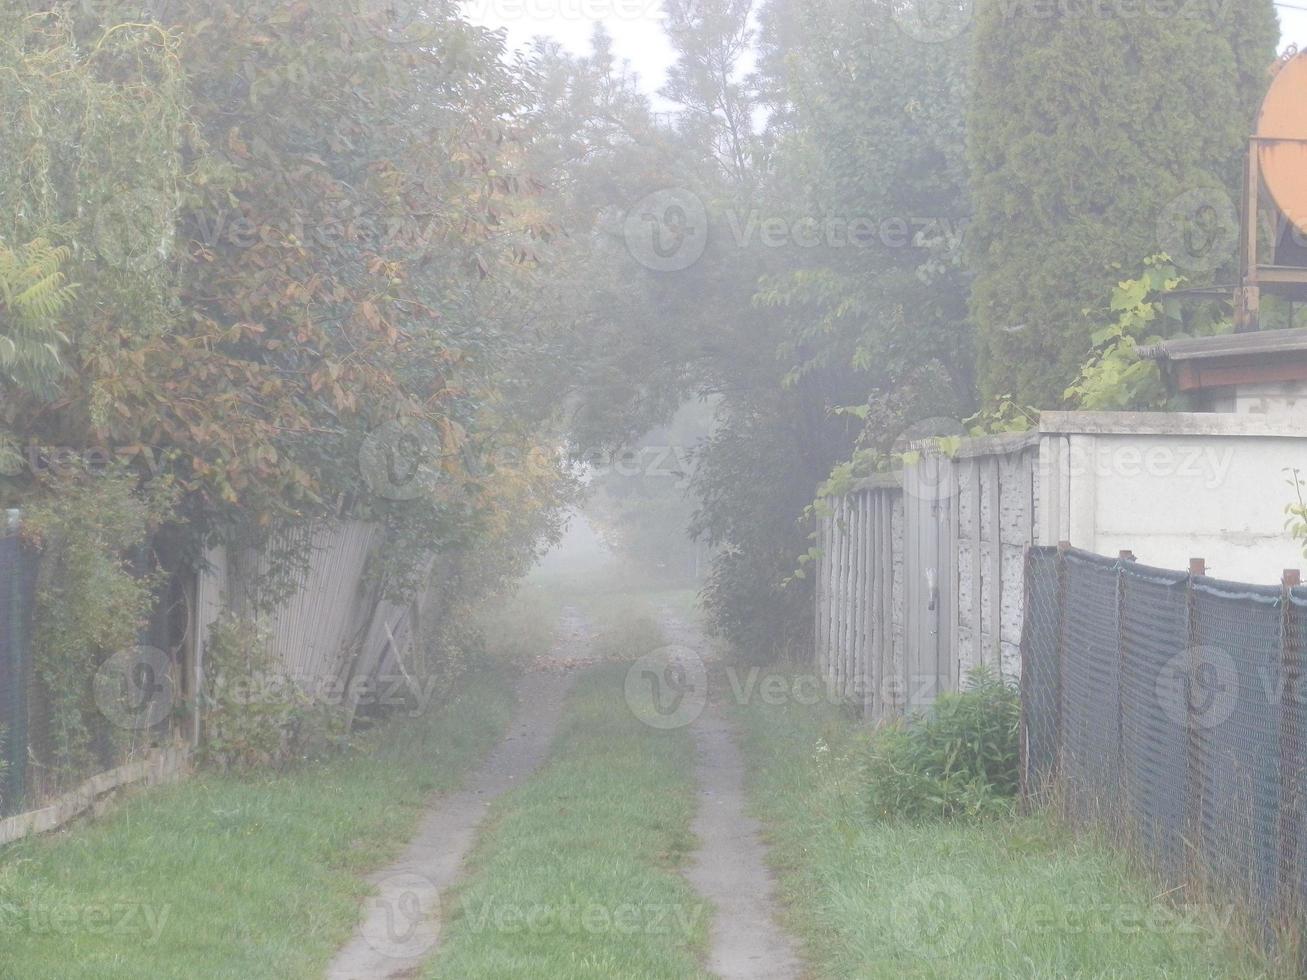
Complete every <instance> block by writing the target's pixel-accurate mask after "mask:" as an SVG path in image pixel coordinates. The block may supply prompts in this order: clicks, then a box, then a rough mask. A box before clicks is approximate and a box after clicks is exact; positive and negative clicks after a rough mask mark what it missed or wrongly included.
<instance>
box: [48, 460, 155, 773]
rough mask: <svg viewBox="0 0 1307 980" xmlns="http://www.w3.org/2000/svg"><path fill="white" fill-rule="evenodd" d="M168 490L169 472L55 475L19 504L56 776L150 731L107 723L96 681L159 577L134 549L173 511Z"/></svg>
mask: <svg viewBox="0 0 1307 980" xmlns="http://www.w3.org/2000/svg"><path fill="white" fill-rule="evenodd" d="M174 499H175V496H174V493H173V488H172V486H171V485H170V484H169V482H168V481H167V480H166V479H161V480H160V481H158V482H157V483H155V484H153V485H150V486H148V487H146V488H145V491H144V492H143V493H142V492H138V488H137V482H136V480H135V479H134V478H133V477H132V476H131V475H128V474H124V473H122V472H110V473H105V474H102V475H98V476H87V475H72V476H69V477H66V478H58V479H56V480H54V482H52V484H51V485H50V487H49V492H48V493H47V494H46V495H45V496H44V497H42V498H41V499H40V500H39V501H37V502H35V503H34V504H32V505H31V506H30V507H29V508H27V509H25V510H24V513H23V535H24V537H25V538H27V539H28V540H29V541H31V542H32V543H33V544H34V545H36V546H37V547H38V548H39V549H40V552H41V557H40V564H39V573H38V574H39V577H38V583H37V594H36V613H35V621H34V629H33V640H32V660H33V663H34V664H35V672H36V677H37V680H38V682H39V683H40V685H41V689H42V693H43V695H44V697H45V699H46V701H47V703H48V705H49V718H50V720H49V732H48V735H49V741H50V752H51V758H50V760H49V761H50V764H51V765H52V767H53V769H54V770H55V774H56V776H58V777H62V776H68V775H75V774H78V773H79V772H80V770H81V769H83V768H84V767H86V766H88V765H91V764H93V763H95V762H97V761H103V757H104V756H105V755H106V754H108V755H112V754H113V753H115V752H119V753H120V752H122V751H124V750H126V749H129V748H131V747H132V744H133V741H134V739H137V738H141V737H146V738H148V733H141V732H134V731H131V730H127V729H123V728H119V727H115V726H113V725H112V724H109V723H108V721H107V720H106V719H105V718H104V717H103V716H102V715H101V714H100V712H99V711H98V709H97V707H96V705H95V701H94V694H93V689H92V681H93V678H94V676H95V673H96V670H97V668H98V667H99V666H100V665H101V664H102V663H103V662H104V661H105V660H106V659H107V658H108V657H110V656H112V655H113V654H115V653H117V652H119V651H122V650H128V649H131V648H132V647H134V646H135V645H136V642H137V636H138V634H139V631H140V629H141V627H142V626H143V625H144V622H145V619H146V617H147V615H148V612H149V610H150V607H151V605H152V604H153V589H154V586H155V585H156V584H157V583H156V579H155V577H154V576H152V575H148V574H142V573H140V572H139V571H137V570H135V569H134V568H133V567H132V564H131V561H130V556H131V554H132V552H134V551H136V550H137V549H139V548H141V547H142V546H143V545H144V544H145V543H146V542H147V541H148V539H149V536H150V534H151V533H152V532H153V531H154V529H155V528H157V527H158V525H159V524H160V523H161V522H162V521H163V520H165V519H167V517H168V516H169V515H170V514H171V513H172V506H173V503H174ZM106 749H108V750H109V751H108V752H106ZM97 754H98V755H99V756H101V759H97V758H96V755H97Z"/></svg>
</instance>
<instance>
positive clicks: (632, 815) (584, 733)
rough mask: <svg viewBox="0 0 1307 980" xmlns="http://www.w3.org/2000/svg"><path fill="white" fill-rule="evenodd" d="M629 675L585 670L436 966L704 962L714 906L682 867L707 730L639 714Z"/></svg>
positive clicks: (484, 855) (509, 800) (504, 812)
mask: <svg viewBox="0 0 1307 980" xmlns="http://www.w3.org/2000/svg"><path fill="white" fill-rule="evenodd" d="M623 676H624V670H623V669H622V668H620V667H618V666H604V667H600V668H596V669H594V670H592V671H590V672H588V673H586V674H584V675H582V676H581V678H580V679H579V680H578V681H577V686H576V688H575V689H574V690H573V692H572V694H571V696H570V697H569V701H568V706H567V710H566V714H565V716H564V719H563V722H562V725H561V728H560V730H559V735H558V741H557V743H556V744H555V746H554V750H553V754H552V756H551V760H550V762H549V763H547V765H546V766H545V768H543V769H542V770H541V771H540V772H539V773H537V774H536V776H535V777H534V778H532V779H531V780H530V781H529V782H528V783H526V784H525V785H524V786H522V787H521V788H519V789H517V790H515V791H514V792H512V793H510V794H508V795H506V796H504V797H503V798H501V799H500V800H499V801H498V802H497V803H496V804H495V807H494V811H493V813H492V817H491V821H490V822H489V824H488V826H487V828H486V830H485V831H484V832H483V834H482V837H481V842H480V843H479V845H478V847H477V850H476V851H475V853H474V855H473V858H472V868H473V871H472V874H471V875H470V876H469V879H468V880H467V882H466V883H465V884H464V885H463V886H461V887H460V888H459V889H457V890H456V892H455V893H454V894H453V895H451V896H449V897H448V898H446V900H445V901H444V914H445V926H444V940H443V941H444V945H443V947H442V949H441V952H440V954H439V955H438V957H437V958H436V959H435V960H434V961H433V962H432V963H431V964H430V966H429V969H428V970H427V972H426V973H425V974H424V975H425V976H426V977H428V978H457V980H477V978H485V980H491V978H493V980H510V978H521V980H585V978H593V980H609V978H612V977H632V978H634V977H639V978H642V980H658V978H664V977H665V978H668V980H685V978H692V977H701V976H703V975H704V974H702V973H701V972H700V970H699V967H698V965H697V963H698V958H699V955H700V954H701V953H702V951H703V949H704V947H705V945H706V942H707V927H708V922H709V910H708V909H707V908H706V907H705V906H704V905H703V904H702V903H701V902H700V901H699V900H698V898H697V897H696V896H695V895H694V893H693V892H692V891H691V889H690V888H689V886H688V885H687V884H686V883H685V881H684V880H683V879H682V878H681V877H680V875H679V873H678V869H679V868H680V866H681V865H682V864H683V862H684V859H685V856H686V854H687V853H688V852H689V851H690V849H691V848H692V847H693V846H694V839H693V836H692V834H691V833H690V822H691V820H692V819H693V816H694V812H695V787H694V743H693V741H692V738H691V736H690V735H689V734H688V733H687V732H685V731H675V732H658V731H654V730H653V729H650V728H647V727H645V726H643V725H641V724H640V723H639V722H637V721H636V720H635V718H634V717H633V716H632V715H631V713H630V712H629V711H628V710H627V707H626V703H625V700H624V699H623V695H622V679H623Z"/></svg>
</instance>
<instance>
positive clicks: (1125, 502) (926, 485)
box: [816, 412, 1307, 718]
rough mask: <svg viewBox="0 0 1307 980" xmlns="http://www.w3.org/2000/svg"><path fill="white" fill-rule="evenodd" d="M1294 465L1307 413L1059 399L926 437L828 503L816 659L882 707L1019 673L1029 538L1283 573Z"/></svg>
mask: <svg viewBox="0 0 1307 980" xmlns="http://www.w3.org/2000/svg"><path fill="white" fill-rule="evenodd" d="M1294 467H1297V468H1298V469H1299V470H1300V471H1301V473H1302V475H1303V478H1304V479H1305V480H1307V426H1299V425H1296V424H1295V423H1294V421H1293V419H1291V418H1287V417H1270V416H1260V415H1256V414H1213V413H1202V414H1183V413H1167V414H1162V413H1156V414H1153V413H1147V414H1145V413H1105V412H1045V413H1043V416H1042V419H1041V423H1040V429H1039V431H1038V432H1032V433H1022V434H1016V435H1008V436H997V437H986V438H982V439H969V440H964V442H963V444H962V448H961V449H960V450H959V451H958V452H957V453H956V454H954V455H953V456H952V457H951V458H945V457H943V456H941V455H940V454H939V453H937V452H933V451H931V450H930V449H929V448H926V449H925V452H924V453H923V456H922V458H921V459H920V460H917V461H915V462H914V463H913V464H912V465H911V466H908V467H905V469H904V470H903V471H902V472H899V473H893V474H884V475H881V476H877V477H875V478H873V479H870V480H866V481H863V482H862V483H860V484H858V485H857V486H855V487H854V488H853V490H852V491H851V492H850V493H849V494H847V495H845V496H844V497H841V498H839V499H836V500H831V501H828V502H827V504H828V507H827V516H825V517H823V518H822V520H821V527H820V528H819V541H820V542H821V548H822V552H823V554H822V560H821V561H820V562H818V567H817V572H818V587H817V606H818V609H817V618H818V629H817V631H816V642H817V656H818V662H819V663H820V664H821V665H822V667H823V669H825V671H826V673H827V676H828V679H829V680H830V682H831V683H832V685H835V686H838V688H839V689H840V690H843V691H845V692H846V693H847V694H849V696H850V697H852V698H854V699H859V700H861V702H862V703H863V705H864V707H865V709H866V710H867V712H868V714H869V715H871V716H872V717H877V718H878V717H885V716H892V715H895V714H898V713H901V712H904V711H910V710H913V709H915V708H918V707H923V706H925V705H927V704H929V703H930V702H931V701H932V700H933V699H934V697H935V696H936V695H937V694H938V693H940V692H942V691H948V690H955V689H957V687H958V686H959V684H960V683H961V682H962V680H963V678H964V677H965V675H966V673H967V672H968V671H969V670H971V669H972V668H974V667H977V666H980V665H987V666H989V667H992V668H994V669H996V670H1000V671H1001V672H1002V673H1003V675H1004V676H1005V677H1008V678H1015V677H1016V676H1017V675H1018V674H1019V672H1020V643H1021V631H1022V627H1023V624H1024V616H1025V609H1024V601H1025V589H1024V555H1025V549H1026V547H1027V545H1030V544H1036V543H1038V544H1047V545H1053V544H1057V543H1058V542H1061V541H1069V542H1070V543H1071V544H1072V545H1074V546H1075V547H1078V548H1083V549H1085V550H1086V551H1094V552H1097V553H1099V554H1105V555H1115V554H1117V553H1118V552H1119V551H1121V550H1123V549H1128V550H1130V551H1132V552H1134V554H1135V557H1136V558H1137V559H1138V560H1139V561H1141V562H1143V563H1145V564H1149V565H1157V566H1161V567H1164V568H1185V567H1187V566H1188V564H1189V559H1190V558H1203V559H1205V560H1206V562H1207V568H1208V573H1209V574H1211V575H1214V576H1217V577H1220V578H1226V579H1231V580H1236V581H1245V582H1252V583H1259V582H1260V583H1266V584H1273V583H1276V582H1278V581H1279V580H1280V577H1281V574H1282V571H1283V570H1284V569H1285V568H1297V567H1300V566H1303V565H1305V564H1307V561H1304V559H1303V556H1302V551H1301V546H1300V545H1299V544H1296V543H1295V542H1294V541H1293V540H1292V538H1291V537H1290V536H1289V534H1288V532H1287V531H1286V530H1285V506H1286V505H1287V504H1288V503H1290V502H1291V501H1296V499H1297V498H1296V495H1295V493H1294V490H1293V487H1292V486H1291V485H1290V482H1289V474H1288V473H1286V470H1289V469H1292V468H1294Z"/></svg>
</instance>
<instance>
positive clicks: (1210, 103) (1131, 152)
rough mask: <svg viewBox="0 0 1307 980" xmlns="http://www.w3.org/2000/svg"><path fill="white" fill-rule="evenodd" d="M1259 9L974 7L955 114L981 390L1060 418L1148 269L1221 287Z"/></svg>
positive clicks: (1040, 2) (1258, 46) (1256, 86)
mask: <svg viewBox="0 0 1307 980" xmlns="http://www.w3.org/2000/svg"><path fill="white" fill-rule="evenodd" d="M1278 34H1279V31H1278V27H1277V21H1276V16H1275V11H1274V7H1273V5H1272V3H1271V0H1232V2H1229V3H1216V2H1205V0H1177V2H1175V3H1165V4H1162V3H1155V2H1148V0H1146V2H1144V3H1142V4H1135V3H1130V4H1126V3H1095V4H1085V5H1081V4H1065V3H1057V4H1054V3H1048V2H1046V0H982V2H981V3H980V4H979V5H978V10H977V20H976V25H975V45H976V49H975V64H974V76H973V79H974V84H973V85H972V88H971V92H972V97H971V104H970V111H969V116H968V126H967V131H968V152H969V158H970V165H971V186H972V194H973V207H974V221H973V224H972V226H971V229H970V232H971V233H970V236H969V240H970V249H969V252H970V256H971V260H972V263H973V266H974V272H975V276H976V279H975V286H974V290H973V293H972V312H973V316H974V319H975V321H976V324H977V330H978V346H979V354H980V373H981V378H980V380H981V387H982V389H983V391H984V393H985V394H987V395H997V394H1003V393H1012V394H1014V395H1015V396H1016V397H1017V398H1019V399H1021V400H1023V401H1025V402H1028V403H1033V404H1036V405H1038V406H1040V407H1051V406H1054V405H1056V404H1057V403H1058V401H1059V399H1060V397H1061V394H1062V391H1063V390H1064V388H1065V387H1066V386H1067V384H1068V383H1069V382H1070V381H1071V380H1072V379H1073V378H1074V377H1075V373H1076V368H1077V366H1078V365H1079V364H1080V363H1081V362H1082V361H1083V360H1084V359H1085V357H1086V355H1087V353H1088V350H1089V346H1090V339H1089V334H1090V332H1091V330H1092V327H1091V326H1090V324H1089V322H1088V320H1087V319H1086V317H1085V316H1084V314H1083V310H1084V309H1085V308H1087V307H1092V306H1097V305H1099V304H1100V302H1101V299H1102V297H1103V296H1104V295H1105V294H1106V292H1107V291H1108V288H1109V287H1110V286H1111V284H1112V283H1114V282H1115V281H1117V280H1119V279H1121V278H1122V275H1123V273H1129V272H1132V271H1134V270H1137V269H1138V267H1139V264H1140V263H1141V262H1142V260H1143V259H1144V258H1145V257H1147V256H1148V255H1150V254H1152V253H1153V252H1156V251H1158V250H1166V251H1168V252H1170V253H1171V254H1172V256H1173V258H1174V259H1175V260H1176V262H1177V265H1178V266H1180V267H1181V269H1182V270H1184V271H1186V272H1188V273H1190V274H1191V276H1192V277H1193V278H1195V280H1201V279H1213V280H1215V281H1230V280H1229V274H1230V270H1231V268H1232V266H1233V262H1234V259H1235V246H1236V243H1237V226H1236V225H1235V215H1236V211H1235V202H1236V201H1237V200H1238V195H1237V193H1236V192H1237V189H1238V186H1239V180H1240V160H1241V158H1242V150H1243V146H1244V140H1245V138H1246V137H1247V135H1248V133H1249V132H1250V128H1251V125H1252V120H1253V117H1254V115H1255V113H1256V108H1257V105H1258V103H1259V100H1260V98H1261V96H1262V94H1263V92H1264V90H1265V86H1266V72H1265V69H1266V67H1267V66H1268V65H1269V64H1270V62H1271V60H1272V59H1273V57H1274V55H1275V42H1276V38H1277V37H1278Z"/></svg>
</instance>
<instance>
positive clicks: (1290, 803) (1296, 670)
mask: <svg viewBox="0 0 1307 980" xmlns="http://www.w3.org/2000/svg"><path fill="white" fill-rule="evenodd" d="M1299 581H1300V576H1299V573H1298V570H1297V569H1296V568H1289V569H1285V571H1284V576H1283V578H1282V579H1281V584H1282V588H1283V600H1282V604H1281V616H1280V622H1281V630H1280V640H1281V642H1280V670H1281V671H1282V672H1283V674H1284V676H1283V677H1282V678H1281V685H1280V692H1281V693H1280V697H1279V698H1278V699H1277V700H1276V705H1275V709H1276V710H1277V711H1278V712H1279V725H1278V728H1279V733H1280V798H1279V800H1278V801H1277V804H1278V807H1277V813H1276V833H1277V840H1276V847H1277V854H1276V858H1277V859H1276V862H1275V865H1276V867H1275V873H1276V898H1277V902H1278V904H1279V907H1280V911H1281V915H1282V918H1283V919H1284V921H1286V922H1295V921H1296V920H1297V919H1298V915H1299V911H1300V904H1299V903H1300V899H1301V896H1300V895H1299V894H1298V879H1299V874H1298V870H1299V855H1298V836H1299V833H1300V829H1301V828H1300V823H1301V821H1300V818H1299V808H1300V806H1301V799H1302V797H1301V792H1302V790H1301V787H1300V785H1299V783H1300V781H1301V779H1302V775H1303V773H1302V766H1301V759H1302V746H1301V741H1300V738H1301V733H1300V732H1299V731H1298V718H1297V713H1296V709H1297V699H1298V679H1299V677H1300V676H1301V672H1302V671H1301V658H1302V656H1303V651H1302V650H1301V649H1299V646H1298V630H1297V628H1296V627H1297V615H1298V614H1297V612H1296V610H1295V609H1294V606H1293V601H1292V599H1293V589H1294V587H1295V586H1296V585H1298V584H1299Z"/></svg>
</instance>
